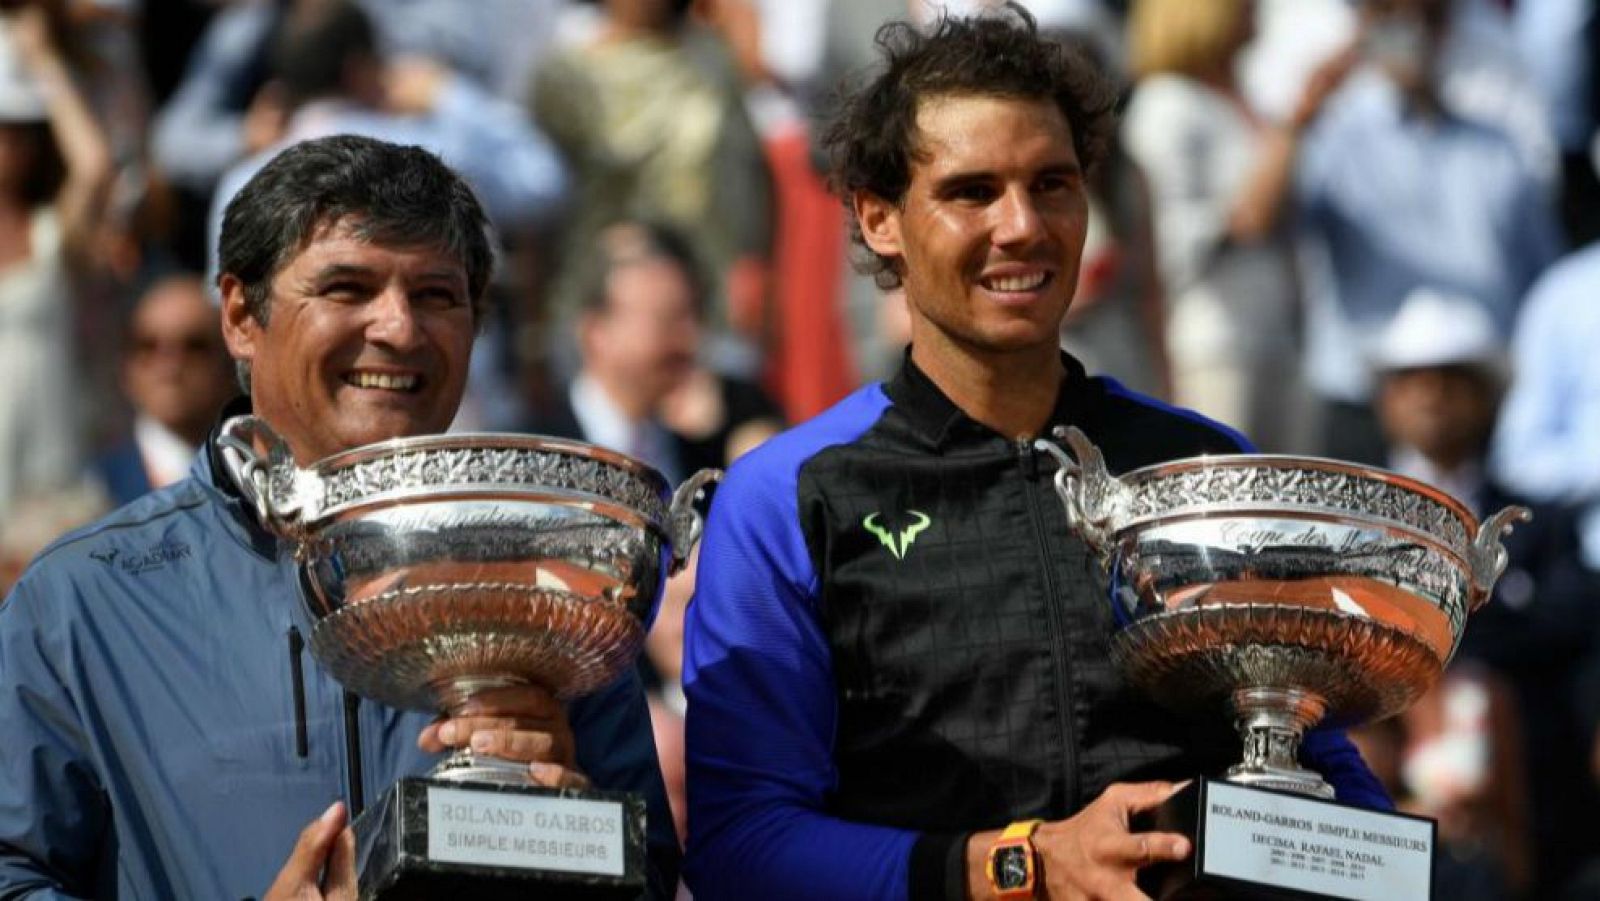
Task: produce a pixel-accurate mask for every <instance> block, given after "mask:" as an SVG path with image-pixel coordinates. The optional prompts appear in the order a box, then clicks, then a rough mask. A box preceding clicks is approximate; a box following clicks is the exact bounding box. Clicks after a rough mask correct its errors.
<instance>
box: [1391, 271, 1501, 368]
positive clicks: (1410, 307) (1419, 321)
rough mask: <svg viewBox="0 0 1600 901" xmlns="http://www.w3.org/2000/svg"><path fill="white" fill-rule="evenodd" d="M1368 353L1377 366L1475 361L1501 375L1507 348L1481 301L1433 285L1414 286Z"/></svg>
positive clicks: (1414, 365) (1395, 366)
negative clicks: (1428, 286) (1370, 353)
mask: <svg viewBox="0 0 1600 901" xmlns="http://www.w3.org/2000/svg"><path fill="white" fill-rule="evenodd" d="M1371 359H1372V366H1373V368H1374V369H1376V370H1378V371H1379V372H1389V371H1393V370H1396V369H1422V368H1429V367H1435V366H1479V367H1482V368H1484V369H1485V370H1487V371H1489V372H1490V373H1492V374H1494V375H1497V376H1503V375H1504V374H1505V367H1506V349H1505V342H1504V341H1503V340H1502V339H1501V337H1500V333H1499V331H1498V330H1497V329H1496V328H1495V324H1494V320H1493V319H1492V318H1490V316H1489V312H1488V311H1487V310H1485V309H1484V308H1483V305H1482V304H1479V303H1476V302H1474V301H1472V300H1471V299H1469V298H1466V297H1462V296H1460V295H1458V294H1451V293H1448V292H1446V291H1442V290H1439V289H1436V288H1417V289H1415V290H1413V291H1412V292H1411V293H1410V294H1409V295H1407V296H1406V299H1405V301H1404V302H1403V303H1402V304H1401V305H1400V310H1399V312H1398V313H1397V314H1396V315H1395V317H1394V319H1393V320H1391V321H1390V323H1389V325H1388V327H1387V328H1385V329H1384V330H1383V332H1382V333H1380V334H1379V335H1378V340H1377V343H1376V345H1375V346H1374V348H1373V353H1372V358H1371Z"/></svg>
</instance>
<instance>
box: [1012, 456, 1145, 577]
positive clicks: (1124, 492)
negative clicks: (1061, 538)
mask: <svg viewBox="0 0 1600 901" xmlns="http://www.w3.org/2000/svg"><path fill="white" fill-rule="evenodd" d="M1051 434H1052V435H1053V436H1054V437H1055V438H1057V439H1061V440H1065V441H1066V443H1067V445H1068V446H1069V447H1071V448H1072V454H1071V455H1070V456H1069V455H1068V454H1067V452H1066V451H1065V450H1062V448H1061V445H1059V444H1056V443H1055V442H1054V441H1049V440H1047V439H1044V438H1040V439H1039V440H1037V441H1035V442H1034V447H1036V448H1038V449H1039V450H1042V451H1044V452H1046V453H1048V454H1049V455H1050V456H1052V457H1055V458H1056V462H1057V463H1059V464H1060V466H1059V468H1058V469H1056V476H1055V486H1056V494H1057V495H1058V496H1060V498H1061V503H1062V505H1063V506H1064V507H1065V508H1066V511H1067V525H1068V526H1069V527H1070V528H1071V529H1072V530H1073V531H1075V532H1077V533H1078V534H1079V535H1080V536H1081V537H1082V538H1083V540H1084V541H1085V542H1087V543H1088V545H1089V547H1091V548H1093V549H1094V552H1095V553H1096V554H1098V555H1099V556H1100V558H1101V559H1102V560H1105V559H1108V558H1109V557H1110V556H1111V550H1112V534H1113V533H1114V532H1115V531H1116V524H1115V520H1116V519H1117V517H1118V516H1119V515H1120V514H1121V512H1122V511H1123V510H1125V509H1127V503H1128V489H1127V488H1126V487H1125V486H1124V485H1123V484H1122V483H1121V482H1120V481H1118V480H1117V478H1116V477H1115V476H1113V475H1112V474H1111V471H1110V470H1109V469H1107V468H1106V459H1105V456H1104V455H1103V454H1101V453H1100V448H1098V447H1095V445H1094V442H1093V441H1090V440H1089V436H1088V435H1085V434H1084V433H1083V431H1082V430H1081V429H1079V428H1078V427H1077V426H1068V427H1066V428H1061V427H1059V426H1058V427H1057V428H1056V429H1055V430H1054V431H1052V432H1051ZM1074 458H1076V459H1074Z"/></svg>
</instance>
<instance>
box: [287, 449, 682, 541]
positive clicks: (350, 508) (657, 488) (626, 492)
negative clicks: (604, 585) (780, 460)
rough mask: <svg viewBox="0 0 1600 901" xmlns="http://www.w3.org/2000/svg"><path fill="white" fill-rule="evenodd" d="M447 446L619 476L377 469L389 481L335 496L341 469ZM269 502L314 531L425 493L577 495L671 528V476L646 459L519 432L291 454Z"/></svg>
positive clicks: (661, 529)
mask: <svg viewBox="0 0 1600 901" xmlns="http://www.w3.org/2000/svg"><path fill="white" fill-rule="evenodd" d="M451 453H463V454H470V453H479V454H509V455H512V456H513V459H515V460H516V462H517V463H519V464H520V463H522V462H523V461H527V462H528V463H529V464H531V462H532V461H535V460H537V459H539V458H541V457H548V458H554V459H558V460H564V461H573V462H575V463H577V464H578V465H584V464H592V465H594V466H598V467H600V468H602V469H606V468H609V469H610V470H611V471H613V472H614V473H616V474H618V475H619V476H620V477H621V479H620V481H618V482H615V483H613V484H611V485H610V486H609V487H608V486H607V485H606V484H605V483H604V482H602V483H599V484H590V483H586V482H585V481H584V480H582V479H580V478H578V477H577V474H569V475H571V476H572V480H571V482H570V483H563V482H562V481H561V480H560V479H559V478H552V474H551V473H539V474H537V475H536V474H534V473H531V472H530V473H529V477H528V478H526V479H514V480H492V479H481V478H475V477H463V476H461V475H460V474H455V473H452V474H449V475H446V476H434V475H430V474H429V473H428V472H426V471H425V470H422V469H414V470H412V471H409V472H406V473H404V474H400V473H397V472H394V471H388V472H383V471H381V470H380V478H383V477H386V478H390V479H392V480H393V484H391V485H387V486H382V487H380V488H379V489H378V490H372V487H371V485H370V484H369V485H363V486H362V488H363V489H364V490H361V491H350V492H348V493H346V494H345V495H341V493H340V492H339V491H338V488H339V486H340V483H341V481H342V480H344V479H345V478H346V477H347V476H348V477H349V478H351V479H356V480H359V479H360V476H359V473H360V470H361V469H362V468H363V467H367V466H378V467H383V466H385V465H389V464H391V462H394V464H395V465H398V462H397V461H403V460H405V459H406V458H409V457H417V458H419V459H426V458H428V457H431V456H434V455H437V456H438V457H440V458H444V457H446V456H447V455H449V454H451ZM266 484H267V494H268V495H269V496H270V503H269V505H268V506H269V508H270V509H274V510H283V511H290V512H291V513H292V517H293V519H295V520H296V528H298V529H301V530H308V531H315V530H316V529H317V528H319V527H320V526H322V525H325V524H327V523H330V522H333V521H337V520H339V519H343V518H346V517H348V516H349V515H351V514H353V513H360V512H364V511H370V510H374V509H379V508H382V507H386V506H391V505H394V504H405V503H411V502H421V501H425V500H428V499H430V498H431V499H445V498H457V499H468V498H472V499H479V500H492V499H505V500H529V501H538V500H546V501H549V502H552V503H572V502H579V503H581V504H582V505H585V506H587V507H588V508H590V509H595V510H601V511H605V512H608V513H610V514H613V515H617V516H619V517H620V518H624V519H629V520H639V521H641V522H642V524H643V525H644V526H645V527H647V528H649V529H651V530H652V531H654V532H657V533H660V534H662V535H666V536H671V535H672V533H673V523H672V511H671V504H670V501H671V500H672V497H671V491H672V486H671V483H670V482H669V481H668V480H667V478H666V476H665V475H663V474H662V473H661V472H660V471H659V470H657V469H656V468H654V467H652V466H650V465H649V464H647V463H645V462H643V461H641V460H638V459H636V458H634V457H630V456H628V455H627V454H623V453H620V452H617V451H613V450H610V449H608V448H605V447H602V446H600V445H597V444H591V443H589V442H586V441H581V440H577V439H571V438H560V437H556V436H549V435H538V434H532V433H523V432H492V431H473V432H442V433H437V434H429V435H413V436H408V437H402V438H391V439H387V440H384V441H377V442H373V443H370V444H364V445H360V446H358V447H353V448H350V449H348V450H343V451H339V452H337V453H334V454H329V455H328V456H325V457H322V458H321V459H318V460H316V461H313V462H312V463H309V464H307V465H305V466H300V465H299V464H297V463H295V462H294V461H293V460H292V459H285V460H281V461H277V462H275V463H274V464H272V465H271V466H270V467H269V468H268V479H267V480H266Z"/></svg>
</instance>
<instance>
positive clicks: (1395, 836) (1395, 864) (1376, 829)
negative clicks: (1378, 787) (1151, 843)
mask: <svg viewBox="0 0 1600 901" xmlns="http://www.w3.org/2000/svg"><path fill="white" fill-rule="evenodd" d="M1135 828H1137V829H1139V830H1140V831H1149V830H1155V831H1161V832H1176V833H1180V834H1183V835H1187V836H1189V837H1190V838H1191V839H1193V841H1194V853H1193V854H1191V855H1190V857H1189V859H1188V860H1186V861H1183V862H1182V863H1177V864H1160V865H1156V866H1151V867H1146V868H1144V869H1143V870H1141V871H1140V873H1139V887H1140V889H1141V890H1143V891H1144V893H1145V894H1147V895H1149V896H1150V897H1151V898H1153V899H1155V901H1176V899H1181V901H1201V899H1214V898H1215V899H1222V898H1227V899H1233V898H1243V899H1269V898H1271V899H1277V898H1289V899H1295V898H1337V899H1352V901H1394V899H1400V898H1404V899H1407V901H1412V899H1420V901H1427V899H1431V898H1432V897H1433V859H1434V838H1435V833H1436V831H1437V827H1436V824H1435V823H1434V822H1433V821H1432V820H1429V819H1424V818H1422V817H1414V816H1408V815H1404V814H1395V813H1381V812H1377V811H1371V810H1366V809H1363V808H1358V807H1349V806H1346V805H1343V804H1338V803H1335V802H1333V801H1324V800H1320V799H1317V798H1311V797H1306V796H1304V795H1298V794H1289V793H1285V792H1280V791H1269V790H1266V789H1261V788H1252V787H1249V786H1244V785H1237V784H1235V783H1232V782H1228V781H1226V780H1222V779H1196V780H1195V781H1194V782H1193V783H1191V784H1190V785H1189V786H1187V787H1186V788H1184V789H1183V790H1182V791H1180V792H1178V793H1177V794H1175V795H1173V796H1172V797H1171V798H1168V799H1167V801H1166V802H1165V803H1164V804H1162V805H1161V806H1160V807H1158V808H1156V809H1155V810H1152V811H1150V812H1148V813H1146V814H1143V815H1141V816H1139V817H1137V818H1136V825H1135Z"/></svg>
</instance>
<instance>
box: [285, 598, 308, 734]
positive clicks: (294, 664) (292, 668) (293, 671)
mask: <svg viewBox="0 0 1600 901" xmlns="http://www.w3.org/2000/svg"><path fill="white" fill-rule="evenodd" d="M305 645H306V642H305V639H304V638H301V637H300V629H299V628H298V627H297V626H290V627H289V677H290V680H291V681H292V682H293V684H294V752H295V754H297V755H298V756H299V757H300V759H302V760H304V759H305V758H306V756H307V755H308V754H310V753H311V747H310V742H309V741H308V739H307V737H306V673H305V669H304V668H303V667H302V666H301V663H300V652H301V650H302V649H304V648H305Z"/></svg>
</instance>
